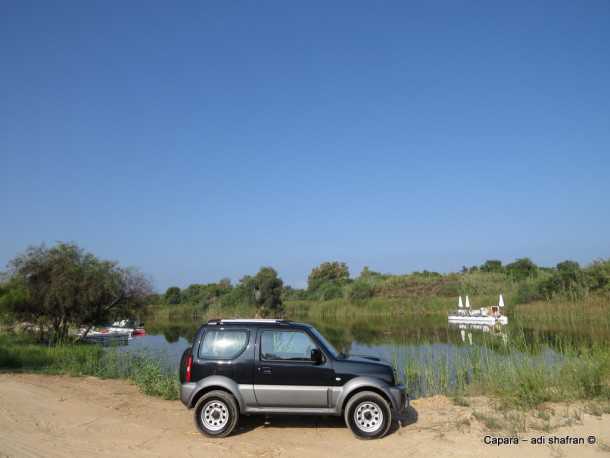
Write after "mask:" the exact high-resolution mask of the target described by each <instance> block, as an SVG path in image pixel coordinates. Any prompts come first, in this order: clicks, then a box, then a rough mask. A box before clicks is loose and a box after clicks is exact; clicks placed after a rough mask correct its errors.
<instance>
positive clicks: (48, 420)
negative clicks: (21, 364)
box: [0, 374, 610, 458]
mask: <svg viewBox="0 0 610 458" xmlns="http://www.w3.org/2000/svg"><path fill="white" fill-rule="evenodd" d="M412 405H413V410H412V411H411V412H410V413H409V416H408V417H407V419H406V422H405V425H404V426H402V427H400V428H398V429H395V430H394V431H393V432H392V433H391V434H390V435H389V436H387V437H386V438H384V439H382V440H378V441H360V440H357V439H355V438H354V437H353V436H352V434H351V433H350V431H349V430H348V429H347V428H346V427H345V426H344V424H343V422H342V420H341V419H336V418H316V417H305V418H303V417H275V418H272V419H270V421H268V422H265V419H264V418H262V417H250V418H242V419H240V423H239V426H238V428H237V430H236V432H235V433H234V434H233V435H232V436H230V437H228V438H226V439H222V440H212V439H207V438H205V437H203V436H201V435H200V434H199V433H198V432H196V430H195V427H194V424H193V420H192V411H188V410H187V409H185V408H184V407H183V406H182V404H181V403H180V402H179V401H163V400H160V399H156V398H152V397H148V396H145V395H143V394H141V393H140V392H139V391H138V389H137V388H136V387H135V386H133V385H130V384H129V383H127V382H125V381H121V380H100V379H97V378H93V377H66V376H49V375H33V374H0V456H2V457H4V456H9V457H41V456H45V457H67V456H78V455H84V454H86V455H88V456H119V457H122V456H125V457H128V456H129V457H134V456H135V457H139V456H142V457H148V456H175V457H179V456H186V457H188V456H211V455H212V454H216V453H225V454H228V455H227V456H231V457H233V456H263V457H274V456H295V457H301V456H302V457H305V456H307V457H311V456H333V457H342V456H349V457H359V456H368V457H379V458H382V457H394V456H422V457H425V456H434V457H461V456H481V457H482V456H486V457H488V456H537V457H538V456H539V457H543V456H549V457H558V456H578V457H586V456H603V455H604V454H605V455H608V451H609V450H610V447H609V446H610V416H609V415H603V416H595V415H589V414H586V413H585V414H582V415H581V416H580V418H579V419H578V421H576V422H574V423H573V424H572V425H570V426H565V427H561V428H558V429H556V430H553V431H552V432H543V431H533V430H532V431H528V432H526V433H519V434H518V435H517V437H519V438H520V443H519V444H507V445H502V446H497V445H486V444H485V443H484V440H485V436H490V437H491V438H494V437H502V438H504V437H514V435H512V434H509V433H502V434H498V433H490V432H489V431H488V430H487V429H486V427H485V425H484V424H483V423H482V422H481V421H479V420H478V419H477V418H476V417H475V416H473V409H472V408H471V407H460V406H456V405H454V404H453V403H452V402H450V401H449V400H447V399H446V398H444V397H440V396H437V397H433V398H426V399H422V400H415V401H413V403H412ZM540 436H543V437H545V438H546V441H547V443H546V444H542V445H532V444H530V443H527V442H525V441H523V439H530V438H533V437H540ZM565 436H569V437H570V438H573V437H575V438H580V437H582V438H585V441H586V438H588V437H589V436H594V437H595V440H596V443H595V444H588V443H586V442H585V444H576V445H561V444H549V443H548V442H549V440H550V439H551V438H552V437H558V438H563V437H565ZM487 441H488V442H489V441H490V439H489V438H488V439H487Z"/></svg>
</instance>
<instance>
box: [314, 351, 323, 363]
mask: <svg viewBox="0 0 610 458" xmlns="http://www.w3.org/2000/svg"><path fill="white" fill-rule="evenodd" d="M311 360H312V361H313V362H314V363H316V364H322V363H323V362H324V356H323V355H322V352H321V351H320V349H319V348H314V349H312V350H311Z"/></svg>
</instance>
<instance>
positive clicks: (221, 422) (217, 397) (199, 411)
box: [195, 390, 239, 437]
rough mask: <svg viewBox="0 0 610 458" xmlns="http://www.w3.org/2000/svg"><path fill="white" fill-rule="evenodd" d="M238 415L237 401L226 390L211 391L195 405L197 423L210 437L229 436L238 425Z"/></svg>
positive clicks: (203, 432) (202, 431)
mask: <svg viewBox="0 0 610 458" xmlns="http://www.w3.org/2000/svg"><path fill="white" fill-rule="evenodd" d="M238 417H239V409H238V408H237V402H235V398H234V397H233V396H232V395H231V394H229V393H227V392H226V391H221V390H215V391H210V392H209V393H206V394H204V395H203V396H202V397H201V398H200V399H199V401H197V404H196V405H195V424H196V425H197V428H198V429H199V431H201V433H202V434H204V435H206V436H208V437H226V436H228V435H229V434H231V432H232V431H233V429H234V428H235V426H236V425H237V419H238Z"/></svg>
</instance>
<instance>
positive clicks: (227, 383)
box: [188, 376, 244, 412]
mask: <svg viewBox="0 0 610 458" xmlns="http://www.w3.org/2000/svg"><path fill="white" fill-rule="evenodd" d="M215 390H220V391H226V392H227V393H229V394H230V395H231V396H233V397H234V398H235V402H237V407H238V409H239V411H240V412H242V411H243V408H244V400H243V398H242V396H241V394H240V393H239V387H238V386H237V383H235V382H234V381H233V380H231V379H230V378H228V377H223V376H211V377H207V378H206V379H205V381H202V382H199V383H198V384H197V387H196V388H195V390H193V394H192V395H191V399H190V400H189V403H188V407H189V408H193V407H195V405H196V404H197V401H199V399H201V397H202V396H203V395H205V394H206V393H209V392H210V391H215Z"/></svg>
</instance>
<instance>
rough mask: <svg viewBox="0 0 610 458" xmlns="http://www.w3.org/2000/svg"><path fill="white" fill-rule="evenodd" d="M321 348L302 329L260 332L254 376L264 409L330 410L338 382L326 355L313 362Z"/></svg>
mask: <svg viewBox="0 0 610 458" xmlns="http://www.w3.org/2000/svg"><path fill="white" fill-rule="evenodd" d="M314 348H318V349H320V350H322V349H321V348H320V346H319V345H318V344H317V343H316V341H315V340H314V338H313V337H312V336H311V335H310V334H309V333H307V332H306V331H305V330H300V329H278V328H270V329H264V328H263V329H259V331H258V337H257V348H256V353H257V355H256V363H255V365H256V369H255V373H254V394H255V396H256V400H257V403H258V405H259V406H261V407H321V408H323V407H328V406H329V396H328V390H329V389H330V386H331V385H332V380H334V377H333V374H334V371H333V368H332V362H331V361H330V359H329V358H328V357H327V356H326V355H324V360H323V361H322V362H321V363H320V362H315V361H312V359H311V350H312V349H314Z"/></svg>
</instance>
